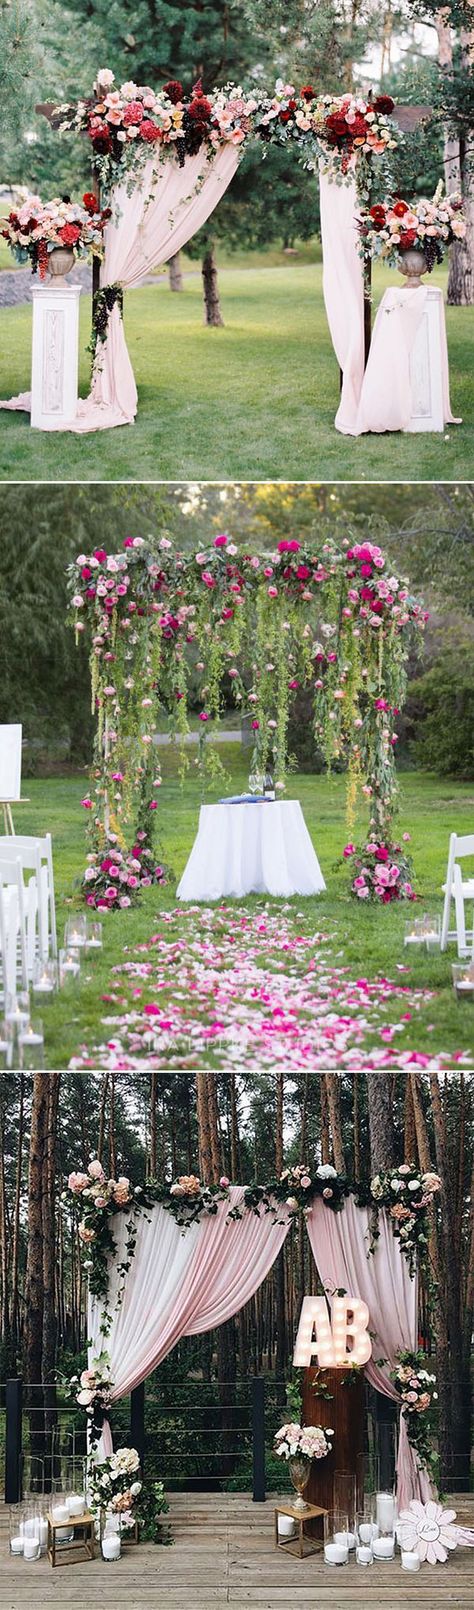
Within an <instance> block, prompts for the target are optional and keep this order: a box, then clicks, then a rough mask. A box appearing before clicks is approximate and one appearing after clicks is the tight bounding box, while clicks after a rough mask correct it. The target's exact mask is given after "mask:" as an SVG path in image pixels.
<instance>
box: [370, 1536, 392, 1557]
mask: <svg viewBox="0 0 474 1610" xmlns="http://www.w3.org/2000/svg"><path fill="white" fill-rule="evenodd" d="M372 1553H373V1554H374V1555H375V1558H376V1560H393V1556H394V1553H395V1538H394V1537H374V1541H373V1543H372Z"/></svg>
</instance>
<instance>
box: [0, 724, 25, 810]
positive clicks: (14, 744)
mask: <svg viewBox="0 0 474 1610" xmlns="http://www.w3.org/2000/svg"><path fill="white" fill-rule="evenodd" d="M21 735H22V728H21V726H19V725H16V724H15V723H14V722H9V723H8V726H0V800H1V799H5V800H7V799H8V800H12V801H13V800H16V799H20V795H21Z"/></svg>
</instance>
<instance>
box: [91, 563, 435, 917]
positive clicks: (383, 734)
mask: <svg viewBox="0 0 474 1610" xmlns="http://www.w3.org/2000/svg"><path fill="white" fill-rule="evenodd" d="M68 580H69V596H70V618H71V623H72V624H73V625H74V628H75V631H76V635H77V636H78V635H79V634H81V633H84V632H86V631H87V633H88V636H89V641H90V668H91V693H92V708H93V711H94V713H95V715H96V720H97V728H96V737H95V746H94V757H93V767H92V774H91V788H90V791H89V794H88V795H87V796H86V798H85V800H84V802H83V803H84V806H85V808H86V809H87V810H88V811H89V813H90V827H89V840H90V843H89V854H90V861H89V870H88V872H87V876H86V878H85V880H84V892H85V895H86V898H89V900H90V902H91V903H98V902H100V903H101V905H102V907H106V906H107V905H108V904H110V907H111V909H116V908H117V907H120V904H121V903H122V904H128V901H129V899H130V890H132V895H133V897H135V894H136V893H137V892H138V890H139V888H140V887H143V884H144V883H145V884H146V883H147V882H148V881H153V880H155V881H158V882H160V881H162V877H163V870H164V869H163V866H162V862H161V857H160V858H158V857H156V856H155V854H154V848H153V830H154V828H155V823H156V813H157V807H158V790H159V787H160V776H159V768H158V764H157V760H156V758H155V757H156V749H155V746H154V743H153V737H154V731H155V729H156V726H157V724H158V722H159V721H160V719H161V720H162V721H163V719H165V720H166V721H167V722H168V723H169V726H170V730H171V734H172V736H173V738H174V739H175V740H176V741H177V742H178V744H179V747H180V757H181V765H182V769H183V770H184V769H185V768H186V766H187V765H188V764H189V760H188V755H187V753H186V750H185V748H184V740H185V739H186V736H187V733H188V730H189V726H188V701H189V696H190V687H191V686H192V688H193V696H194V693H195V685H196V674H197V675H198V679H199V680H198V696H199V699H200V701H201V707H200V709H199V710H198V715H199V721H200V737H201V741H200V746H199V763H200V766H201V771H202V774H203V777H204V778H205V777H206V776H207V775H210V776H211V777H212V778H215V777H216V776H218V775H219V769H221V762H220V757H219V754H218V751H217V748H216V747H214V746H213V744H212V733H213V730H214V729H215V728H216V726H217V725H218V723H219V719H220V714H221V706H222V697H223V687H224V686H226V687H228V688H229V689H230V690H231V696H232V698H233V702H234V704H235V705H236V707H237V708H238V709H239V710H240V711H241V713H242V714H245V715H248V717H249V719H250V726H251V730H252V734H253V739H254V753H253V759H252V769H253V770H258V771H259V772H261V771H263V772H265V770H267V768H268V765H269V763H270V762H271V764H272V765H273V769H274V773H275V777H276V787H277V789H278V790H280V791H281V790H283V788H284V786H285V772H286V766H287V753H288V725H289V719H290V711H291V706H292V704H293V703H294V700H295V696H296V695H297V693H298V690H299V689H300V688H309V689H310V690H311V693H312V700H313V723H314V738H315V743H316V744H317V745H318V746H319V747H320V748H321V750H322V753H323V755H324V758H325V760H326V763H327V765H328V767H330V766H331V765H332V763H333V762H334V761H340V760H341V759H343V758H347V763H348V822H349V826H350V825H351V820H352V818H353V813H354V807H355V799H356V796H357V792H358V790H359V789H360V790H361V791H362V794H363V795H364V796H365V797H366V798H367V800H368V802H369V803H370V823H369V829H370V834H371V837H372V838H373V839H374V840H375V841H376V842H377V844H381V845H383V844H388V843H389V838H390V835H389V831H388V830H389V825H390V819H391V814H392V811H393V807H394V802H395V798H396V778H395V770H394V748H395V745H396V732H395V721H396V716H397V714H398V712H399V710H400V707H401V705H402V703H403V698H404V692H405V684H406V677H405V662H406V657H407V652H408V648H409V645H410V643H411V640H412V637H413V635H416V636H418V634H419V633H420V632H421V631H422V630H423V628H424V625H425V622H426V620H427V615H426V612H425V611H424V610H423V608H422V606H421V604H420V603H419V602H418V601H417V600H416V599H415V598H414V597H413V596H412V594H411V593H410V589H409V584H408V581H407V580H406V578H402V579H400V578H399V577H397V576H396V575H394V574H393V573H392V572H391V570H390V569H389V567H388V566H387V565H386V561H385V558H384V555H383V553H382V551H381V549H380V548H379V547H378V546H377V545H376V544H375V543H371V542H363V543H360V542H357V543H353V542H351V541H350V539H344V541H343V542H342V543H341V544H340V545H337V544H336V543H335V542H334V541H332V540H331V539H327V540H326V541H325V542H323V543H322V544H321V547H320V548H319V550H315V548H314V546H313V545H312V544H311V543H310V542H309V541H307V542H304V543H303V542H300V541H298V540H297V539H293V540H288V539H282V541H281V542H279V543H278V544H277V546H276V549H275V551H274V552H272V553H261V554H259V553H249V552H248V551H246V550H245V548H244V549H242V548H239V547H238V545H237V544H236V543H234V542H232V540H231V538H230V537H229V536H228V535H227V533H225V532H220V533H219V534H218V535H217V536H216V537H214V539H213V541H212V543H211V544H210V545H209V547H206V548H205V549H203V550H202V551H199V552H197V553H189V552H185V553H183V552H180V551H175V550H173V548H172V545H171V543H170V541H169V539H168V538H167V537H166V536H162V537H161V539H160V540H159V541H158V542H157V543H156V546H153V545H152V544H151V542H150V544H147V543H146V542H145V540H144V539H143V538H142V537H128V538H126V539H125V543H124V547H123V551H122V552H121V553H118V554H108V553H107V551H106V549H105V548H103V547H97V548H96V549H95V550H94V552H93V553H92V554H91V555H87V554H84V553H82V554H79V556H78V558H77V560H76V563H75V564H74V565H71V566H70V568H69V573H68ZM139 834H142V835H143V834H144V835H145V837H144V838H141V839H139ZM369 842H370V840H369ZM140 844H141V846H142V848H141V850H140V853H139V854H137V846H139V845H140ZM145 851H146V852H147V854H146V855H145ZM148 851H151V855H148ZM111 852H113V853H111ZM119 854H120V855H121V857H122V860H119V859H117V857H118V856H119ZM130 855H131V856H132V858H134V859H138V860H140V863H141V871H140V872H139V870H138V869H137V868H132V867H131V866H130V862H128V863H127V856H130ZM144 863H146V864H145V865H144ZM112 868H113V869H114V870H113V871H112ZM116 868H117V869H118V874H117V873H116V870H115V869H116ZM109 873H111V876H109V875H108V874H109ZM121 874H122V875H121ZM126 874H128V876H127V877H126ZM135 878H137V880H138V881H137V884H136V885H135V883H134V879H135ZM104 880H106V881H105V882H104ZM403 881H406V880H404V879H402V882H403ZM121 886H122V887H121ZM119 891H120V892H119Z"/></svg>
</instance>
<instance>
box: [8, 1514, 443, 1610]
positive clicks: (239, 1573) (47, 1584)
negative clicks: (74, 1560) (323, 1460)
mask: <svg viewBox="0 0 474 1610" xmlns="http://www.w3.org/2000/svg"><path fill="white" fill-rule="evenodd" d="M452 1502H453V1507H454V1508H456V1510H457V1515H458V1519H459V1521H460V1522H462V1523H464V1524H465V1525H472V1524H474V1497H471V1498H467V1497H460V1496H459V1495H458V1497H457V1499H453V1501H452ZM170 1519H171V1524H172V1530H173V1535H174V1540H175V1541H174V1544H173V1546H172V1547H170V1548H156V1547H154V1546H153V1545H151V1544H140V1545H139V1547H138V1548H129V1549H127V1551H126V1552H125V1553H124V1555H123V1556H122V1559H121V1560H120V1561H118V1562H117V1564H109V1565H105V1564H104V1562H103V1561H102V1560H101V1559H100V1558H97V1559H96V1560H94V1561H91V1562H90V1563H88V1564H84V1565H76V1566H71V1567H69V1568H68V1567H61V1568H59V1567H58V1569H57V1570H55V1571H52V1570H51V1567H50V1566H49V1564H48V1563H47V1561H43V1560H41V1561H39V1562H38V1563H36V1564H34V1565H31V1566H30V1565H25V1563H24V1561H22V1560H16V1559H12V1558H11V1557H10V1556H9V1554H8V1536H7V1527H6V1520H7V1516H6V1512H5V1511H3V1513H2V1514H0V1525H1V1568H0V1606H1V1607H2V1610H40V1607H41V1606H43V1605H59V1606H64V1610H83V1607H84V1606H87V1610H116V1607H117V1610H121V1607H122V1606H123V1607H126V1610H172V1607H174V1606H179V1607H180V1610H195V1607H196V1610H224V1607H225V1606H227V1605H231V1606H232V1607H233V1610H249V1606H251V1605H254V1606H257V1607H258V1610H308V1606H309V1605H313V1606H318V1607H319V1606H324V1605H332V1606H333V1607H336V1606H337V1607H338V1610H339V1607H341V1610H350V1607H352V1606H353V1607H355V1610H357V1606H362V1605H366V1606H378V1607H379V1610H406V1607H407V1606H411V1607H413V1610H414V1607H417V1606H419V1607H420V1610H447V1607H448V1606H449V1610H472V1606H473V1599H474V1591H473V1590H474V1551H471V1550H470V1549H466V1548H464V1549H459V1550H457V1551H456V1553H455V1554H454V1555H453V1556H452V1557H451V1558H450V1560H449V1562H447V1564H446V1565H444V1566H437V1567H436V1568H433V1567H431V1566H428V1565H425V1566H422V1569H421V1571H420V1572H419V1573H418V1574H417V1576H416V1577H414V1578H411V1577H410V1576H409V1575H408V1573H407V1572H405V1571H404V1572H402V1569H401V1565H400V1557H398V1559H396V1560H395V1561H394V1562H393V1563H387V1564H386V1565H385V1564H378V1565H373V1566H372V1567H370V1568H369V1569H368V1570H365V1571H363V1570H362V1569H361V1568H360V1567H358V1566H356V1565H350V1566H346V1567H344V1569H342V1570H339V1571H334V1569H331V1567H328V1566H325V1565H324V1563H323V1560H322V1558H321V1556H320V1555H313V1556H312V1557H311V1558H307V1559H305V1560H298V1559H294V1558H291V1557H290V1556H289V1555H284V1554H282V1553H281V1552H277V1551H276V1549H275V1548H274V1545H273V1534H272V1522H273V1502H272V1500H268V1501H267V1503H266V1504H258V1505H257V1504H252V1502H251V1500H250V1499H249V1498H247V1497H246V1496H245V1495H242V1494H240V1493H239V1494H237V1493H236V1494H224V1495H216V1496H214V1495H213V1494H200V1495H199V1497H193V1496H192V1495H191V1494H189V1493H183V1494H173V1495H172V1497H171V1512H170Z"/></svg>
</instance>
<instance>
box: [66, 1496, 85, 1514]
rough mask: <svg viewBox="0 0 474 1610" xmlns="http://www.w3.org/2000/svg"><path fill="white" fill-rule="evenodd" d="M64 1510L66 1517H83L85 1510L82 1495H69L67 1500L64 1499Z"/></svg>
mask: <svg viewBox="0 0 474 1610" xmlns="http://www.w3.org/2000/svg"><path fill="white" fill-rule="evenodd" d="M66 1509H67V1512H68V1515H76V1516H78V1515H83V1514H84V1510H85V1502H84V1498H83V1496H82V1494H81V1493H69V1496H68V1498H66Z"/></svg>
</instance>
